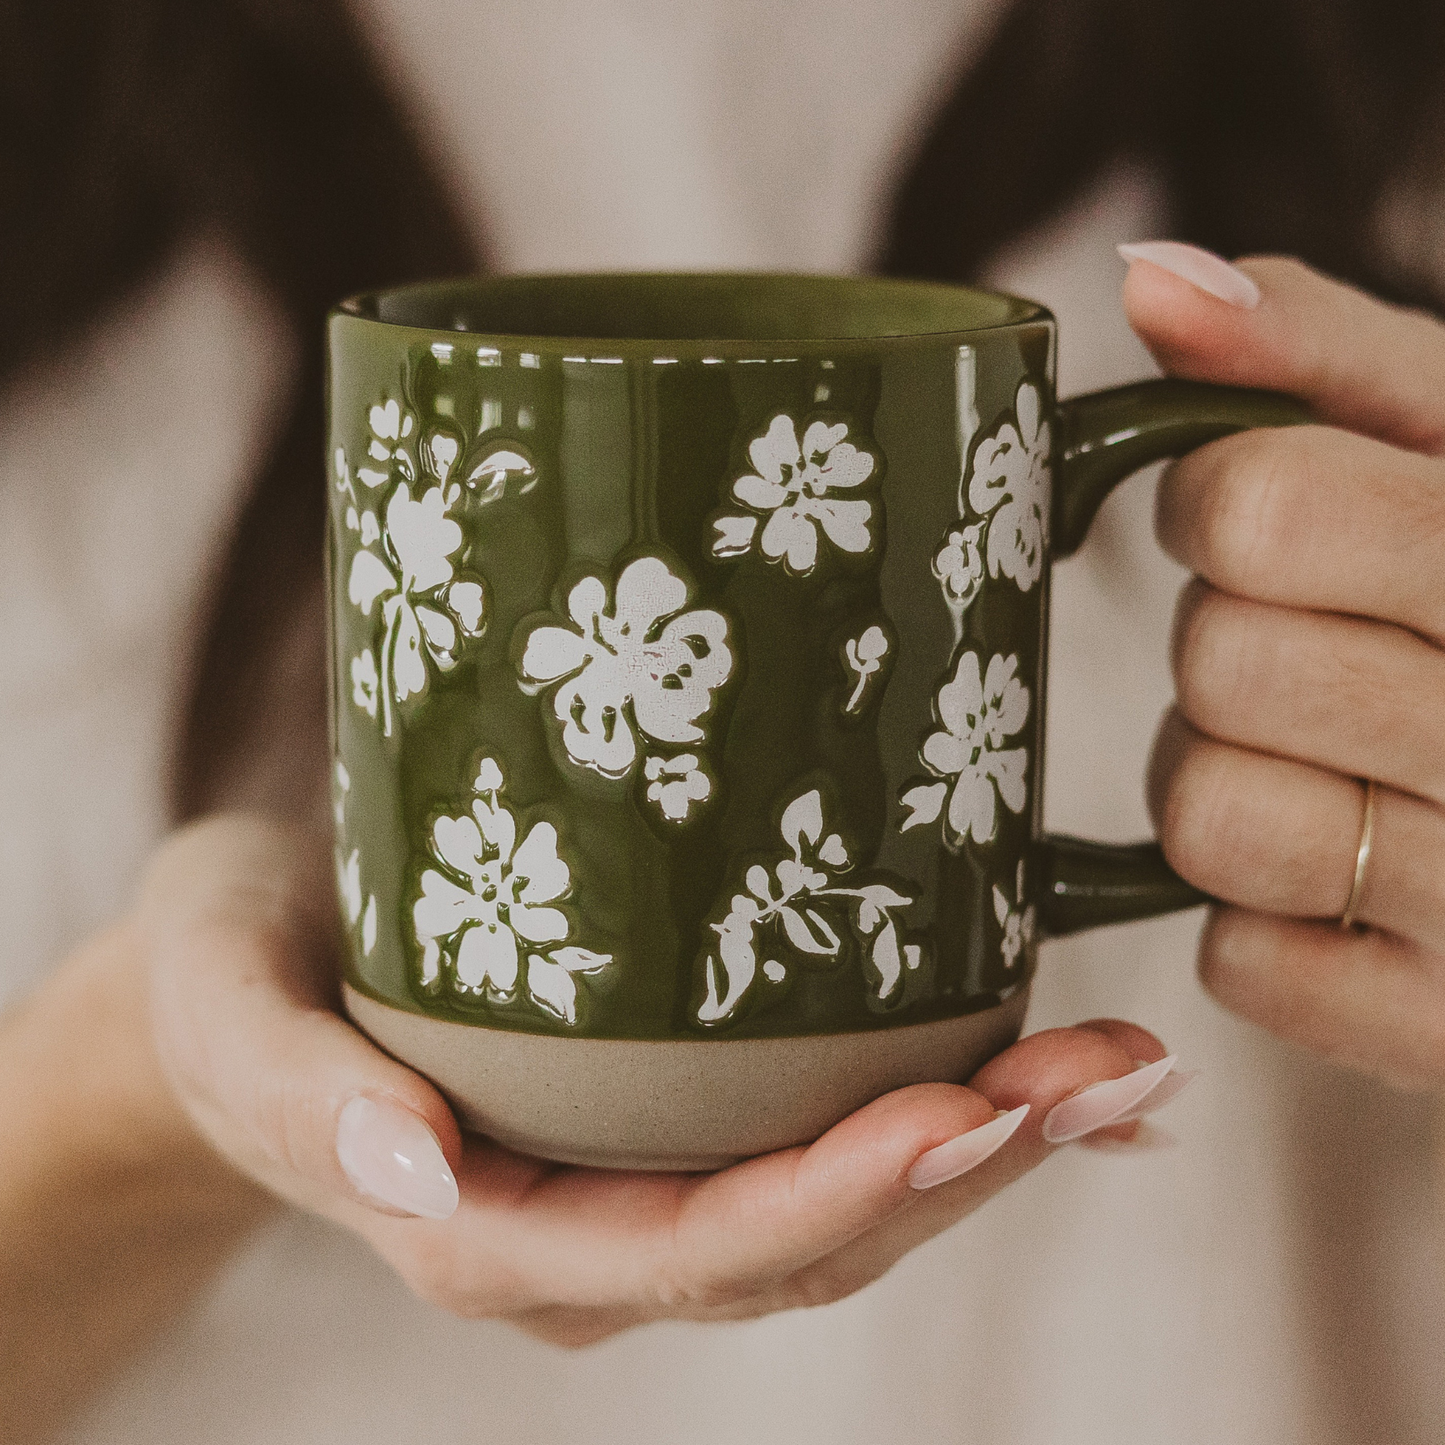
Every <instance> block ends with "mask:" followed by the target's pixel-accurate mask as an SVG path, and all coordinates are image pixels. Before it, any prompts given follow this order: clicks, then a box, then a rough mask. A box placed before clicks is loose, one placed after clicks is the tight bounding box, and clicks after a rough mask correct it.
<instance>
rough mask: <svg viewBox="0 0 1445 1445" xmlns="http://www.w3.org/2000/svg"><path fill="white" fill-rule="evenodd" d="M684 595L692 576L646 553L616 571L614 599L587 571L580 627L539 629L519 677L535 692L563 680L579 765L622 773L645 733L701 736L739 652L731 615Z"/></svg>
mask: <svg viewBox="0 0 1445 1445" xmlns="http://www.w3.org/2000/svg"><path fill="white" fill-rule="evenodd" d="M687 599H688V593H687V584H686V583H684V582H683V581H682V579H681V578H679V577H675V576H674V575H673V574H672V572H671V571H670V570H669V568H668V566H667V564H666V563H665V562H663V561H662V559H661V558H658V557H640V558H638V559H637V561H635V562H632V563H630V564H629V565H628V566H627V567H626V568H624V569H623V571H622V574H621V576H619V577H618V579H617V586H616V592H615V599H614V600H613V602H612V605H611V606H610V607H609V605H608V596H607V587H606V584H605V583H604V582H603V581H602V579H601V578H600V577H584V578H583V579H582V580H581V581H580V582H578V583H577V585H576V586H575V587H573V588H572V590H571V592H570V593H569V594H568V597H567V612H568V615H569V616H570V617H571V620H572V624H573V625H572V626H570V627H555V626H549V625H546V624H543V625H542V626H539V627H535V628H534V629H533V630H532V632H531V635H530V636H529V637H528V638H527V645H526V649H525V651H524V652H523V654H522V661H521V664H520V671H521V676H522V681H523V683H524V685H526V686H528V687H529V688H531V689H533V690H538V689H541V688H542V687H545V686H548V685H550V684H552V683H559V684H560V685H559V686H558V687H557V690H556V693H555V694H554V695H553V698H552V710H553V712H554V713H555V714H556V717H557V720H558V721H559V722H560V723H561V724H562V745H563V746H564V747H565V748H566V750H567V756H568V757H569V758H571V759H572V761H573V762H574V763H579V764H581V765H582V766H584V767H589V768H592V769H594V770H595V771H597V772H599V773H601V774H602V775H603V776H604V777H609V778H620V777H623V776H625V775H626V774H627V773H628V771H629V770H630V769H631V768H632V766H633V764H634V763H635V762H636V760H637V754H638V751H639V748H638V736H639V735H640V736H641V737H642V738H644V739H650V740H651V741H653V742H657V743H695V742H698V741H700V740H701V739H702V738H703V736H704V733H703V729H702V728H701V727H699V726H698V720H699V719H700V718H702V717H703V716H704V715H705V714H706V713H707V711H708V709H709V708H711V706H712V695H713V692H714V691H715V690H716V689H717V688H719V687H721V686H722V684H723V683H724V682H726V681H727V678H728V675H729V673H730V672H731V671H732V664H733V655H732V652H731V650H730V649H729V647H728V624H727V619H726V618H725V617H724V616H723V615H722V614H721V613H720V612H714V611H712V610H711V609H708V608H698V609H695V610H693V611H686V610H684V609H685V608H686V605H687ZM654 781H656V780H654Z"/></svg>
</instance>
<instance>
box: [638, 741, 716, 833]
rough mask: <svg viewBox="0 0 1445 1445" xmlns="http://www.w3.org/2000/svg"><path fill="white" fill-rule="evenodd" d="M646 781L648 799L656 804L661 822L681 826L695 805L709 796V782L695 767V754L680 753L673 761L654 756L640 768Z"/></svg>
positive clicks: (697, 767) (710, 781)
mask: <svg viewBox="0 0 1445 1445" xmlns="http://www.w3.org/2000/svg"><path fill="white" fill-rule="evenodd" d="M642 771H643V775H644V776H645V777H646V778H647V796H648V799H649V800H650V801H651V802H654V803H656V804H657V806H658V809H659V811H660V812H661V813H662V816H663V817H664V818H667V819H668V820H669V821H671V822H674V823H680V822H682V820H683V819H684V818H686V817H687V815H688V813H689V811H690V810H691V808H692V805H693V804H694V803H701V802H703V801H705V800H706V798H707V796H708V794H710V793H711V792H712V779H711V778H710V777H708V775H707V774H706V773H705V772H703V771H702V769H701V768H700V767H699V766H698V760H697V754H696V753H679V754H678V755H677V756H676V757H675V758H660V757H658V756H656V755H655V754H654V755H653V756H652V757H650V758H648V759H647V761H646V762H645V763H644V764H643V765H642Z"/></svg>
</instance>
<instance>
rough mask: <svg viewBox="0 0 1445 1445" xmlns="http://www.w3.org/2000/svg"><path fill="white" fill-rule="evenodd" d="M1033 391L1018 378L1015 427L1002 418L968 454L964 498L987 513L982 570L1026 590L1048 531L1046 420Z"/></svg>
mask: <svg viewBox="0 0 1445 1445" xmlns="http://www.w3.org/2000/svg"><path fill="white" fill-rule="evenodd" d="M1041 407H1042V403H1041V401H1040V398H1039V391H1038V388H1037V387H1036V386H1034V385H1033V384H1032V383H1031V382H1027V381H1026V382H1023V383H1022V384H1021V385H1020V386H1019V389H1018V395H1017V397H1016V398H1015V401H1014V415H1015V417H1016V419H1017V421H1018V425H1017V427H1015V426H1014V425H1013V423H1012V422H1004V423H1003V425H1002V426H1000V427H999V429H998V430H997V431H996V432H995V433H994V434H993V435H992V436H991V437H987V438H985V439H984V440H983V441H982V442H980V443H979V445H978V449H977V450H976V451H975V452H974V455H973V475H972V477H971V478H970V480H969V484H968V502H969V505H970V506H971V507H972V508H973V510H974V511H975V512H979V513H981V514H984V515H987V514H988V513H990V512H992V513H993V515H992V517H991V518H990V520H989V528H988V571H989V576H990V577H997V576H998V575H999V573H1000V572H1002V573H1003V574H1004V576H1006V577H1012V578H1013V580H1014V581H1015V582H1016V583H1017V584H1018V586H1019V588H1020V590H1022V591H1024V592H1027V591H1028V590H1029V589H1030V588H1031V587H1032V586H1033V585H1034V583H1035V582H1037V581H1038V580H1039V576H1040V574H1041V573H1042V572H1043V568H1044V543H1045V541H1046V540H1047V538H1048V529H1049V450H1050V435H1049V424H1048V422H1046V421H1043V420H1042V419H1041Z"/></svg>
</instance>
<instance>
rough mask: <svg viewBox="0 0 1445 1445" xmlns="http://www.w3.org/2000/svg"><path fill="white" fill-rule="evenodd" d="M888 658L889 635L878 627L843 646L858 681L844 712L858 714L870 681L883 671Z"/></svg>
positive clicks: (844, 656) (845, 656)
mask: <svg viewBox="0 0 1445 1445" xmlns="http://www.w3.org/2000/svg"><path fill="white" fill-rule="evenodd" d="M887 657H888V634H887V633H886V632H884V630H883V629H882V628H881V627H878V626H876V625H875V626H873V627H869V628H867V629H866V630H865V631H864V632H863V633H862V635H861V636H858V637H850V638H849V639H848V641H847V642H846V643H845V644H844V645H843V658H844V660H845V661H846V662H847V664H848V668H849V670H850V671H851V672H852V673H853V675H854V676H855V677H856V678H857V679H858V680H857V682H856V683H855V684H854V685H853V691H852V693H851V694H849V697H848V701H847V702H845V703H844V704H843V711H844V712H846V713H856V712H858V711H859V710H860V709H861V707H862V705H863V694H864V692H865V691H866V690H867V688H868V680H869V679H870V678H871V677H873V676H874V675H875V674H876V673H878V672H879V671H880V670H881V669H882V667H883V663H884V661H885V660H886V659H887Z"/></svg>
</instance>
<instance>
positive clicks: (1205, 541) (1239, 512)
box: [1197, 428, 1311, 592]
mask: <svg viewBox="0 0 1445 1445" xmlns="http://www.w3.org/2000/svg"><path fill="white" fill-rule="evenodd" d="M1304 430H1308V429H1307V428H1297V429H1295V431H1294V432H1293V433H1292V434H1288V435H1287V434H1286V433H1284V432H1282V431H1270V430H1263V431H1254V432H1244V433H1240V434H1239V435H1237V436H1232V437H1226V438H1223V439H1221V440H1220V441H1217V442H1214V443H1212V444H1211V450H1213V451H1214V458H1213V461H1214V466H1213V468H1212V469H1211V475H1210V477H1209V479H1208V482H1207V484H1206V486H1205V488H1204V494H1203V495H1202V496H1201V498H1200V499H1199V502H1200V505H1199V512H1198V528H1199V534H1200V535H1199V537H1198V539H1197V542H1198V545H1197V550H1198V553H1199V555H1200V559H1201V563H1202V569H1201V570H1203V571H1204V573H1205V574H1206V575H1207V576H1209V577H1210V578H1211V579H1212V580H1213V581H1216V582H1218V583H1220V584H1221V585H1223V586H1227V587H1229V588H1231V589H1232V590H1237V591H1243V592H1250V591H1253V590H1256V589H1258V588H1260V587H1261V586H1263V587H1264V589H1265V590H1266V591H1267V590H1268V582H1269V580H1270V578H1271V577H1273V576H1274V575H1275V574H1276V573H1277V572H1278V570H1279V567H1280V563H1281V562H1282V561H1283V560H1284V559H1285V558H1287V557H1288V555H1289V551H1290V548H1291V547H1293V546H1296V545H1297V544H1298V535H1297V533H1298V514H1297V510H1296V508H1295V507H1294V506H1293V503H1292V499H1293V497H1294V496H1295V494H1296V492H1297V490H1298V484H1299V481H1300V478H1301V473H1302V472H1303V473H1305V474H1306V480H1305V485H1306V486H1307V485H1308V481H1307V477H1308V474H1309V473H1310V471H1311V468H1310V464H1309V456H1308V453H1309V450H1310V449H1309V446H1308V444H1307V443H1305V442H1303V441H1302V439H1301V436H1300V432H1301V431H1304Z"/></svg>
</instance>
